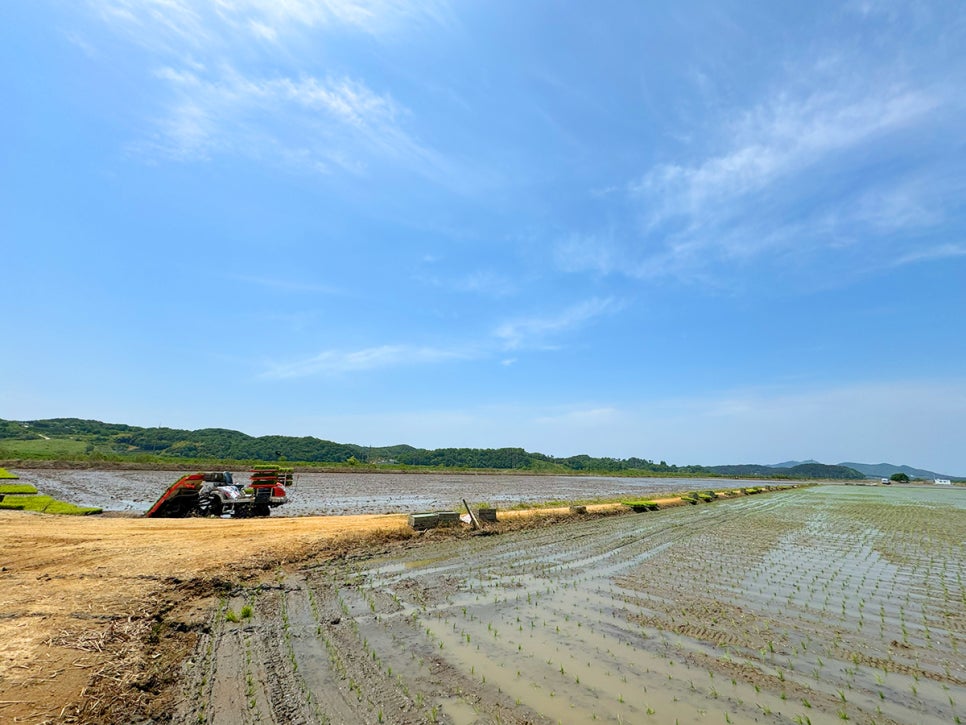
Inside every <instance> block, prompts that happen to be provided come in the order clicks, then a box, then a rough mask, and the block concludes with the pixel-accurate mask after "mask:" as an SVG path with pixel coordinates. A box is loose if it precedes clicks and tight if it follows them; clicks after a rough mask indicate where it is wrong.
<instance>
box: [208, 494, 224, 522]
mask: <svg viewBox="0 0 966 725" xmlns="http://www.w3.org/2000/svg"><path fill="white" fill-rule="evenodd" d="M222 511H223V509H222V505H221V499H220V498H218V497H217V496H212V497H211V501H210V502H209V503H208V512H209V513H210V514H211V515H212V516H218V517H220V516H221V514H222Z"/></svg>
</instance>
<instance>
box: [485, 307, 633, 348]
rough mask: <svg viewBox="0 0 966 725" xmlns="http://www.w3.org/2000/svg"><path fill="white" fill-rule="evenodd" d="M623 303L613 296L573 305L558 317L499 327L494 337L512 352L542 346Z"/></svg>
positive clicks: (529, 319)
mask: <svg viewBox="0 0 966 725" xmlns="http://www.w3.org/2000/svg"><path fill="white" fill-rule="evenodd" d="M620 308H621V304H620V303H619V302H618V301H617V300H615V299H614V298H612V297H607V298H603V299H601V298H597V297H594V298H592V299H589V300H585V301H584V302H581V303H579V304H576V305H573V306H571V307H569V308H567V309H565V310H563V311H562V312H560V313H558V314H556V315H549V316H534V317H526V318H520V319H516V320H511V321H509V322H505V323H503V324H501V325H499V326H498V327H497V328H496V330H495V331H494V336H495V337H496V338H497V339H498V340H500V341H501V342H502V344H503V346H504V347H505V348H506V349H508V350H514V349H518V348H524V347H542V346H545V345H547V344H548V342H549V341H550V340H552V338H553V337H554V336H556V335H559V334H561V333H564V332H566V331H569V330H572V329H574V328H577V327H580V326H582V325H584V324H585V323H587V322H589V321H590V320H592V319H594V318H596V317H600V316H601V315H604V314H608V313H613V312H616V311H618V310H619V309H620Z"/></svg>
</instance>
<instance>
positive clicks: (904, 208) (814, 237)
mask: <svg viewBox="0 0 966 725" xmlns="http://www.w3.org/2000/svg"><path fill="white" fill-rule="evenodd" d="M841 65H842V62H839V63H835V62H830V63H829V67H828V68H825V69H824V70H823V71H822V72H821V73H818V72H816V73H815V77H814V78H810V79H809V80H807V81H804V82H803V81H801V80H798V81H796V82H794V83H790V84H789V87H788V88H785V89H782V90H781V91H778V92H776V93H774V94H773V95H772V96H770V97H767V98H764V99H763V100H761V101H760V102H759V103H757V104H755V105H753V106H751V107H748V108H746V109H733V110H732V111H731V112H730V113H727V114H725V115H721V113H720V112H718V113H716V114H711V115H710V117H709V120H708V123H707V126H708V129H709V131H708V132H707V133H705V134H704V136H703V137H702V138H703V139H704V142H703V143H701V144H698V143H689V144H686V145H684V147H683V148H685V149H688V150H689V153H690V158H684V159H682V160H678V161H669V162H664V163H658V164H655V165H654V166H652V167H651V168H650V169H648V170H647V171H646V172H645V173H644V174H642V175H641V176H639V177H637V178H636V179H633V180H632V181H630V182H629V183H628V184H627V185H626V187H625V189H626V203H627V206H628V209H629V211H630V212H631V213H632V214H633V215H634V218H635V225H634V226H630V225H627V224H624V225H622V226H618V227H614V226H613V225H612V226H610V227H608V228H606V229H602V230H591V231H587V232H582V233H577V234H571V235H569V236H567V237H565V238H563V239H561V240H560V241H559V242H558V243H557V244H556V247H555V250H554V257H555V261H556V264H557V267H558V268H559V269H561V270H562V271H566V272H592V273H594V274H600V275H608V274H620V275H624V276H628V277H631V278H636V279H651V278H657V277H665V276H672V277H676V278H682V279H690V280H701V281H702V282H707V281H709V280H710V281H712V283H713V280H712V279H711V278H713V277H715V276H717V274H718V273H720V271H721V268H722V265H725V266H728V265H746V264H752V263H767V264H775V265H778V264H781V262H782V260H783V258H784V257H786V256H788V255H793V256H794V257H795V259H796V264H800V263H801V261H802V260H804V259H808V258H809V257H810V256H815V257H817V256H820V255H826V254H829V253H833V254H834V253H837V252H839V251H841V250H847V249H849V248H851V247H861V248H863V249H865V250H866V251H865V253H864V254H865V256H866V257H868V256H871V255H874V254H878V255H879V256H880V258H881V257H883V256H888V255H889V254H890V253H891V254H892V255H893V256H895V255H896V254H897V252H896V250H897V249H899V250H901V249H902V248H903V247H904V246H905V247H906V248H908V247H909V246H912V245H914V244H918V243H919V241H920V240H916V239H913V238H911V237H912V235H913V233H915V232H921V231H922V230H924V229H930V228H935V227H936V226H937V225H938V224H939V223H940V222H941V221H942V220H943V219H944V216H945V215H946V214H947V210H949V209H953V208H956V207H957V206H958V204H959V201H958V199H959V198H961V195H960V194H956V193H954V192H955V190H958V189H960V188H962V186H963V183H964V182H963V179H962V178H961V174H959V173H958V172H957V171H955V170H954V169H943V170H942V171H940V168H941V167H942V165H943V164H944V160H943V158H944V157H943V154H941V153H940V152H938V151H937V150H936V149H938V146H939V144H941V143H942V142H941V141H939V140H938V139H940V138H941V137H942V136H941V134H942V133H944V130H943V129H944V126H943V123H942V122H939V121H937V118H946V119H947V120H948V119H949V118H950V117H951V116H955V115H956V114H957V113H958V111H957V107H956V104H955V103H953V102H952V101H951V100H950V98H949V97H948V94H946V93H944V92H943V88H942V85H941V84H938V85H935V84H934V85H932V86H928V85H922V84H919V85H916V84H912V83H902V82H899V81H895V82H891V83H885V84H882V85H878V86H876V85H871V86H866V87H856V86H855V85H854V83H852V82H851V81H849V80H837V77H836V73H835V70H836V69H837V70H838V71H839V74H840V75H841V76H842V77H843V78H848V74H846V73H844V72H842V71H843V68H842V67H841ZM818 87H821V90H816V88H818ZM946 128H948V127H946ZM693 135H694V136H701V135H700V134H698V133H695V134H693ZM701 146H703V147H704V148H705V149H706V150H705V151H704V152H703V153H702V152H695V151H694V150H693V149H694V148H695V147H701ZM924 149H928V150H929V151H928V152H927V153H923V150H924ZM886 162H888V163H890V164H891V165H892V167H893V169H894V171H893V173H890V174H888V175H883V174H879V173H876V171H875V168H876V166H878V165H881V164H882V163H886ZM904 234H908V235H910V238H909V239H906V238H904V237H903V236H902V235H904ZM880 239H882V240H883V241H882V242H881V243H879V242H877V241H876V240H880ZM858 256H859V255H858V254H857V255H856V259H858ZM826 258H827V257H826ZM840 267H841V265H840ZM860 267H861V268H866V267H867V265H865V266H863V264H862V263H861V262H857V263H856V268H860Z"/></svg>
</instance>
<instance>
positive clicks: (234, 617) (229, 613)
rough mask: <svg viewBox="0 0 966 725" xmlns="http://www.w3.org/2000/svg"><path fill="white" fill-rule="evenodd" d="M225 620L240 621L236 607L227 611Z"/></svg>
mask: <svg viewBox="0 0 966 725" xmlns="http://www.w3.org/2000/svg"><path fill="white" fill-rule="evenodd" d="M225 620H226V621H228V622H238V621H240V620H239V619H238V614H236V613H235V610H234V609H229V610H228V611H227V612H225Z"/></svg>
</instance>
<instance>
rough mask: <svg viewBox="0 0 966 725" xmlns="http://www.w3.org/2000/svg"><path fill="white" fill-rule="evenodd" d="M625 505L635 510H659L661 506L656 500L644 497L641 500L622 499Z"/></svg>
mask: <svg viewBox="0 0 966 725" xmlns="http://www.w3.org/2000/svg"><path fill="white" fill-rule="evenodd" d="M621 503H622V504H623V505H624V506H629V507H630V508H632V509H634V510H635V511H657V510H658V509H659V508H660V506H658V505H657V503H656V502H654V501H651V500H649V499H642V500H640V501H621Z"/></svg>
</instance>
